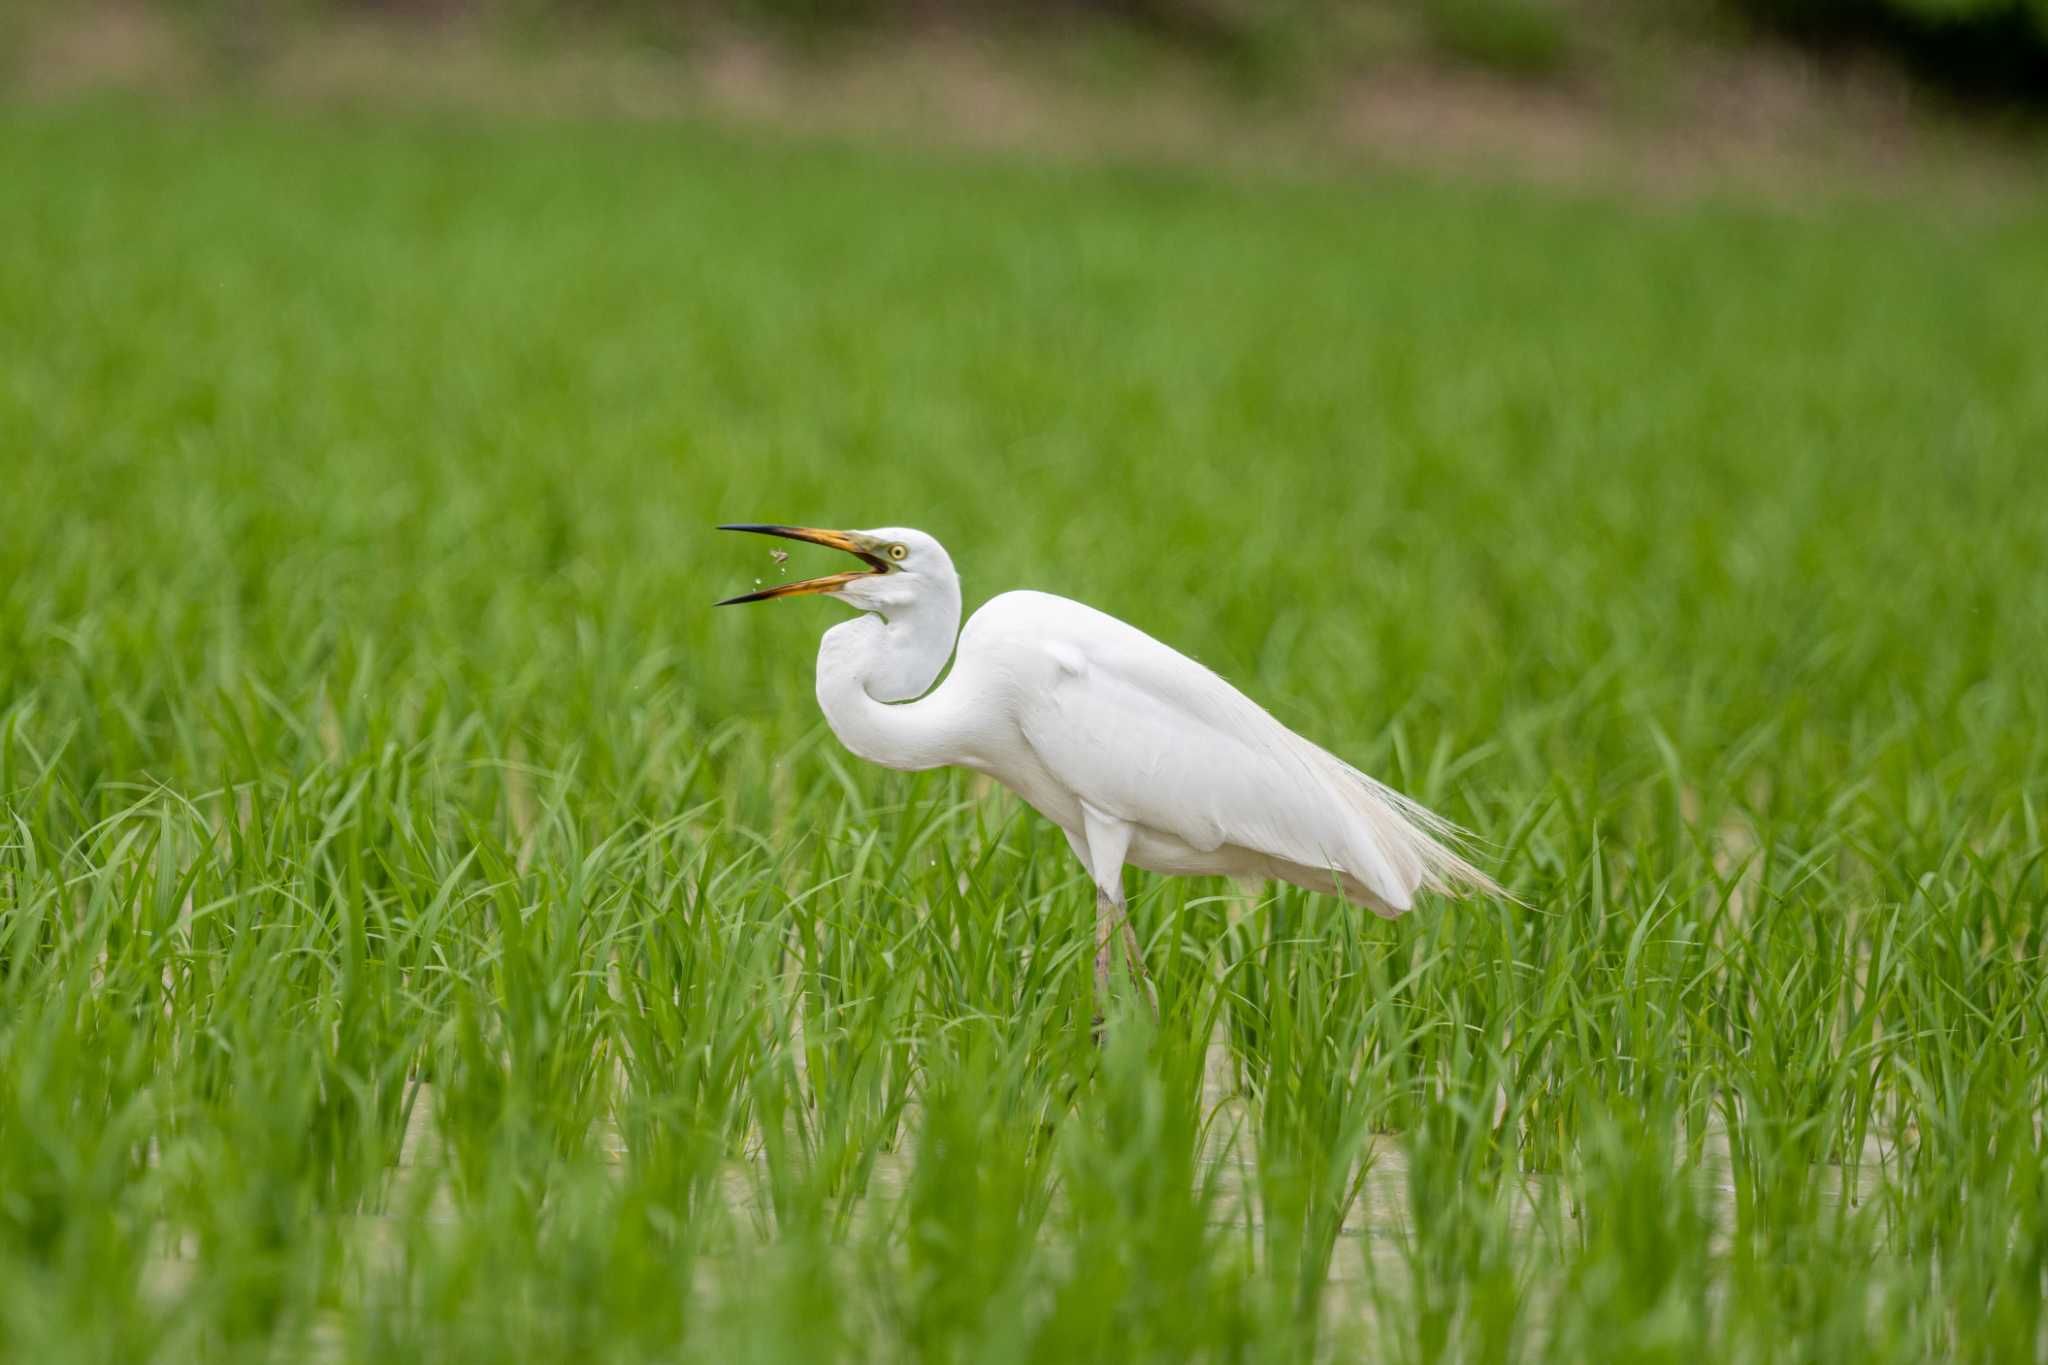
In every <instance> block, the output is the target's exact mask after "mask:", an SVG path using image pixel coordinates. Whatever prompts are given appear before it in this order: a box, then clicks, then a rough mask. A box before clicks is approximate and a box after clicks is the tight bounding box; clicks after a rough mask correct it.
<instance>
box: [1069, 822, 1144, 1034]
mask: <svg viewBox="0 0 2048 1365" xmlns="http://www.w3.org/2000/svg"><path fill="white" fill-rule="evenodd" d="M1067 841H1068V842H1069V843H1071V844H1073V846H1074V851H1075V852H1076V853H1079V854H1081V855H1082V858H1081V861H1082V862H1083V863H1085V864H1086V865H1087V867H1088V875H1089V876H1090V877H1092V878H1093V879H1094V881H1095V1022H1096V1030H1097V1031H1096V1036H1097V1037H1098V1038H1099V1037H1101V1024H1102V1017H1103V1015H1104V1014H1105V1013H1106V1012H1107V1010H1108V1008H1109V958H1110V952H1111V945H1112V944H1113V943H1114V942H1115V940H1116V937H1117V935H1118V933H1119V932H1121V933H1122V934H1124V935H1125V940H1124V942H1125V951H1126V952H1128V951H1129V948H1130V943H1131V938H1130V932H1131V928H1130V921H1129V920H1128V919H1126V918H1125V916H1124V855H1125V854H1127V853H1129V852H1130V849H1131V827H1130V826H1129V825H1127V824H1125V823H1124V822H1123V821H1121V820H1117V819H1114V818H1112V817H1110V816H1107V815H1104V814H1103V813H1102V812H1101V811H1099V810H1096V809H1095V808H1094V807H1093V806H1090V805H1087V804H1085V803H1083V805H1082V807H1081V836H1080V837H1079V838H1076V837H1075V835H1074V832H1073V831H1072V830H1069V831H1068V832H1067ZM1136 970H1137V971H1143V970H1144V968H1143V967H1142V966H1139V967H1136ZM1148 999H1149V997H1148Z"/></svg>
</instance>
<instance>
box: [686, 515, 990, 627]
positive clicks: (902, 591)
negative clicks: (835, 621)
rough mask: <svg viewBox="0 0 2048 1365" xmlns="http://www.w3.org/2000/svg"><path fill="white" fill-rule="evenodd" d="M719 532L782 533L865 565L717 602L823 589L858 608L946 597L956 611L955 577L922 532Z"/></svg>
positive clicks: (891, 608) (898, 606)
mask: <svg viewBox="0 0 2048 1365" xmlns="http://www.w3.org/2000/svg"><path fill="white" fill-rule="evenodd" d="M718 529H719V530H721V531H752V532H754V533H755V534H757V535H764V536H781V537H783V538H784V539H785V540H807V541H809V542H811V543H812V544H814V545H829V546H831V547H832V548H833V549H835V550H844V551H846V552H847V553H848V554H850V555H853V556H855V557H856V558H858V559H859V560H860V561H861V563H862V564H864V565H866V567H865V568H861V569H854V570H851V571H849V572H846V573H831V574H826V575H825V576H824V577H822V578H806V579H804V580H802V581H801V582H797V583H778V584H776V585H775V586H774V587H772V588H763V589H761V590H760V591H759V592H749V593H742V594H740V595H739V596H738V597H728V598H726V599H725V600H724V601H723V602H720V603H719V604H718V605H719V606H721V607H729V606H732V605H733V604H734V603H738V602H765V601H768V600H769V599H770V598H775V597H799V596H802V595H803V594H805V593H824V594H825V595H826V596H828V597H836V598H838V599H839V600H840V601H842V602H844V603H846V604H847V605H849V606H852V607H856V608H858V609H860V610H861V611H872V612H878V613H880V614H881V615H883V616H890V615H893V614H895V613H897V612H899V611H903V610H905V609H907V608H910V607H913V606H916V605H917V604H918V603H919V602H920V601H921V600H924V599H928V598H932V597H939V598H947V597H950V598H951V599H952V600H953V602H954V603H955V610H957V609H958V607H957V603H958V600H959V598H958V582H959V580H958V578H957V577H956V576H955V575H954V573H953V561H952V560H951V559H950V558H948V557H947V554H946V550H945V547H944V546H942V545H940V544H939V542H937V541H936V540H933V539H932V538H931V537H930V536H928V535H926V534H925V533H924V532H922V531H911V530H906V529H904V528H903V527H900V526H885V527H883V528H881V529H880V530H875V531H819V530H814V529H812V528H810V527H808V526H764V525H757V524H745V525H737V526H721V527H719V528H718Z"/></svg>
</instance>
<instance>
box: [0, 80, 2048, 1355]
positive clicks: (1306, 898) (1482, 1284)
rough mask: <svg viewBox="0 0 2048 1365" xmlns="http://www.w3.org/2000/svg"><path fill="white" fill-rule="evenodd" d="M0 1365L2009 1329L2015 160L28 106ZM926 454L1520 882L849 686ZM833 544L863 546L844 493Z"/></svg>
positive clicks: (941, 532) (1808, 1349)
mask: <svg viewBox="0 0 2048 1365" xmlns="http://www.w3.org/2000/svg"><path fill="white" fill-rule="evenodd" d="M0 184H4V185H5V186H6V191H5V193H0V1356H4V1357H5V1358H7V1359H11V1360H21V1361H35V1362H71V1361H81V1362H83V1361H120V1362H141V1361H185V1360H198V1361H258V1360H260V1361H297V1360H309V1361H312V1360H318V1361H329V1360H332V1361H365V1362H368V1361H376V1362H403V1361H414V1360H416V1361H436V1362H442V1361H449V1362H464V1361H477V1362H484V1361H490V1362H498V1361H505V1360H536V1361H538V1360H562V1361H571V1360H573V1361H634V1362H637V1361H650V1362H651V1361H676V1360H719V1361H728V1360H729V1361H760V1362H779V1361H799V1360H801V1361H814V1360H821V1359H829V1360H848V1361H860V1360H872V1361H899V1360H930V1361H960V1362H966V1361H975V1362H981V1361H988V1362H1005V1361H1017V1362H1024V1361H1074V1360H1115V1361H1118V1362H1128V1361H1181V1360H1227V1361H1296V1360H1365V1359H1370V1360H1388V1361H1415V1362H1421V1361H1439V1360H1457V1361H1496V1360H1536V1359H1581V1360H1585V1359H1597V1360H1629V1361H1695V1360H1704V1361H1744V1362H1776V1361H1787V1362H1790V1361H1848V1360H1855V1361H1874V1362H1890V1361H1897V1362H1906V1361H1915V1362H1917V1361H1926V1360H1933V1359H1945V1360H1959V1361H1986V1362H1989V1361H2017V1360H2030V1359H2041V1358H2043V1356H2044V1353H2048V1312H2044V1306H2048V1305H2044V1294H2048V1150H2044V1148H2048V1135H2044V1103H2048V979H2044V971H2043V965H2044V964H2043V954H2044V948H2048V867H2044V859H2043V849H2044V834H2043V829H2042V822H2043V811H2044V803H2048V472H2044V469H2043V461H2044V457H2048V322H2044V317H2048V314H2044V306H2043V305H2044V301H2048V200H2044V199H2038V198H2028V197H2027V196H2026V195H2025V194H2024V193H2022V192H2015V193H2013V194H2011V195H2008V196H2006V197H2004V198H2001V199H2000V200H1998V201H1997V202H1995V203H1988V204H1978V205H1975V206H1961V207H1959V206H1956V205H1953V204H1942V203H1927V202H1921V203H1914V202H1909V201H1905V200H1901V199H1896V198H1893V199H1876V198H1873V199H1871V200H1870V201H1868V202H1863V201H1856V200H1850V199H1841V200H1838V201H1837V200H1831V201H1828V202H1823V203H1816V204H1810V205H1807V206H1805V207H1803V208H1802V209H1800V210H1799V211H1796V212H1794V211H1788V210H1786V209H1784V208H1782V207H1770V206H1765V205H1762V204H1752V203H1744V202H1741V201H1739V200H1717V199H1713V198H1706V199H1694V200H1691V201H1687V202H1663V203H1644V202H1639V201H1634V200H1630V199H1627V198H1623V197H1616V196H1605V195H1602V194H1600V193H1595V192H1576V193H1567V192H1563V191H1546V190H1537V189H1531V188H1528V187H1512V186H1507V185H1502V186H1489V185H1484V184H1471V183H1465V184H1452V183H1436V182H1431V181H1427V180H1423V179H1419V178H1415V177H1410V176H1397V175H1391V174H1389V175H1385V176H1371V175H1367V176H1362V177H1358V178H1354V179H1351V180H1349V181H1346V182H1344V183H1329V184H1317V183H1309V182H1305V181H1293V182H1287V181H1277V180H1273V181H1269V180H1261V179H1258V178H1256V177H1247V176H1244V175H1237V176H1233V177H1221V176H1216V177H1212V176H1208V175H1205V174H1203V173H1200V172H1197V171H1193V170H1163V169H1159V168H1156V167H1154V168H1147V167H1143V166H1130V165H1093V166H1083V165H1073V164H1068V165H1056V164H1050V163H1047V164H1038V163H1033V162H1030V161H1028V160H1023V159H1016V158H1012V159H1008V160H986V159H984V160H977V159H971V158H967V157H963V156H955V155H948V154H945V153H939V152H929V151H927V152H916V151H910V150H903V151H899V152H890V151H887V150H876V149H865V150H864V149H860V148H855V147H851V146H838V145H828V144H823V143H815V142H792V141H778V140H775V139H773V138H770V137H767V136H763V135H751V134H746V133H742V132H735V131H731V130H724V131H721V130H718V129H714V128H708V127H696V126H689V125H664V124H631V123H625V122H601V121H593V122H576V121H562V120H552V121H543V120H531V121H528V120H519V119H507V118H502V117H501V118H491V117H484V116H474V117H468V118H464V117H453V116H444V117H438V118H429V117H425V116H408V115H401V114H391V113H370V112H357V113H347V112H333V111H329V112H325V113H317V112H309V111H305V110H300V111H297V112H292V113H284V112H280V111H278V110H275V109H267V110H266V109H260V108H244V107H237V106H233V105H220V106H213V105H204V104H201V105H191V104H187V105H183V106H170V105H155V104H150V103H130V102H122V101H110V102H105V101H103V102H77V103H71V104H58V105H46V106H42V107H39V108H14V109H11V110H8V111H6V112H5V113H4V114H0ZM731 520H778V521H792V522H799V523H804V524H812V525H823V526H852V527H862V526H876V525H909V526H915V527H919V528H922V529H924V530H927V531H929V532H931V533H933V534H934V535H937V536H938V537H939V538H940V539H942V540H943V541H945V542H946V543H947V545H948V546H949V548H950V549H951V551H952V553H953V556H954V558H955V560H956V562H957V563H958V564H959V566H960V568H961V571H962V574H963V577H964V579H965V582H966V590H967V596H968V603H969V607H970V609H971V608H972V606H973V605H974V604H975V603H977V602H979V601H980V600H983V599H985V598H986V597H988V596H990V595H993V594H994V593H996V592H998V591H1001V590H1003V589H1007V588H1011V587H1020V586H1031V587H1038V588H1043V589H1047V590H1050V591H1054V592H1061V593H1065V594H1068V595H1071V596H1076V597H1079V598H1082V599H1084V600H1087V601H1089V602H1091V603H1093V604H1095V605H1097V606H1100V607H1102V608H1104V609H1106V610H1109V611H1111V612H1114V613H1116V614H1118V615H1120V616H1123V617H1124V618H1126V619H1127V620H1130V621H1132V622H1134V623H1136V624H1138V625H1139V626H1141V627H1143V628H1145V629H1147V630H1149V631H1151V632H1152V633H1154V634H1156V635H1158V636H1160V637H1162V638H1164V639H1166V640H1168V641H1169V642H1171V643H1173V644H1175V645H1176V646H1178V647H1180V648H1182V649H1184V650H1186V651H1188V652H1190V653H1192V654H1194V655H1195V656H1197V657H1198V658H1200V659H1202V660H1203V661H1205V662H1207V663H1209V664H1211V665H1212V666H1214V667H1216V668H1217V669H1219V670H1220V671H1221V672H1223V673H1224V674H1225V675H1226V676H1229V677H1230V678H1232V679H1233V680H1235V681H1236V682H1238V683H1239V684H1240V685H1241V686H1243V687H1245V688H1246V689H1247V690H1248V691H1250V692H1251V693H1252V694H1253V695H1254V696H1256V697H1258V698H1259V699H1260V700H1262V701H1263V702H1264V703H1266V704H1267V705H1268V706H1269V707H1270V708H1271V709H1272V710H1273V711H1274V712H1275V713H1276V714H1277V715H1279V716H1280V718H1281V719H1283V720H1284V721H1286V722H1288V723H1289V724H1291V725H1293V726H1295V727H1296V728H1298V729H1301V730H1303V731H1304V732H1306V733H1308V734H1309V735H1311V736H1313V737H1315V738H1317V739H1318V740H1319V741H1321V742H1323V743H1324V744H1326V745H1328V746H1329V747H1331V748H1333V749H1334V750H1336V751H1337V752H1338V753H1340V754H1342V755H1344V756H1345V757H1347V758H1349V759H1351V760H1352V761H1354V762H1356V763H1358V764H1360V765H1361V766H1363V767H1365V768H1367V769H1368V770H1369V771H1372V772H1374V773H1375V774H1377V775H1378V776H1380V777H1382V778H1384V779H1386V780H1388V781H1389V782H1392V783H1393V784H1395V785H1396V786H1398V787H1400V788H1401V789H1402V790H1404V791H1407V792H1409V793H1411V794H1413V795H1415V796H1417V797H1420V798H1422V799H1424V800H1426V801H1428V802H1430V803H1432V804H1434V805H1436V806H1437V807H1439V808H1440V809H1442V810H1443V811H1444V812H1445V813H1446V814H1448V815H1451V816H1452V817H1454V818H1456V819H1457V820H1459V821H1460V822H1461V823H1463V824H1465V825H1466V826H1468V827H1469V828H1470V829H1471V830H1472V831H1473V832H1474V835H1475V842H1474V845H1473V847H1474V850H1475V852H1476V854H1477V856H1478V859H1479V861H1481V862H1482V863H1483V864H1484V865H1486V866H1488V867H1489V868H1491V869H1493V870H1494V871H1496V873H1497V874H1498V876H1499V877H1500V879H1501V880H1502V881H1503V882H1504V883H1506V884H1507V885H1508V886H1510V887H1511V888H1512V890H1513V891H1514V893H1515V894H1516V896H1518V897H1519V898H1520V899H1521V900H1522V901H1523V902H1525V904H1523V905H1513V904H1506V903H1467V904H1460V905H1451V904H1444V903H1438V902H1429V903H1425V904H1424V905H1422V906H1421V907H1420V908H1419V909H1418V910H1417V911H1416V912H1415V913H1414V914H1412V915H1410V916H1408V917H1407V918H1405V919H1402V920H1399V921H1395V922H1383V921H1380V920H1377V919H1375V918H1373V917H1371V916H1369V915H1365V914H1362V913H1360V912H1358V911H1355V910H1350V909H1347V908H1346V907H1344V906H1342V905H1341V904H1339V903H1337V902H1336V901H1334V900H1332V899H1330V898H1328V897H1324V896H1317V895H1309V894H1305V893H1302V892H1298V891H1295V890H1293V889H1289V888H1278V889H1276V888H1270V887H1269V888H1264V889H1259V888H1242V887H1239V886H1236V885H1234V884H1231V883H1226V882H1214V883H1211V882H1202V881H1172V880H1166V879H1160V878H1155V877H1150V876H1144V875H1139V874H1136V873H1133V874H1132V875H1131V879H1130V883H1129V886H1130V891H1131V895H1132V906H1133V916H1134V920H1135V923H1136V925H1137V928H1138V931H1139V934H1140V935H1141V937H1142V940H1143V943H1144V945H1145V954H1146V958H1147V961H1148V963H1149V965H1150V970H1151V973H1152V975H1153V977H1154V979H1155V981H1156V982H1157V984H1158V988H1159V993H1160V998H1161V1004H1162V1007H1163V1008H1162V1013H1161V1017H1160V1019H1159V1021H1158V1022H1157V1024H1156V1025H1155V1023H1154V1022H1153V1020H1152V1018H1151V1015H1150V1014H1149V1013H1148V1012H1147V1011H1145V1010H1144V1009H1143V1008H1141V1007H1133V1006H1129V1005H1119V1006H1117V1007H1116V1008H1115V1009H1113V1010H1112V1014H1111V1018H1110V1020H1109V1027H1108V1035H1107V1041H1106V1043H1105V1044H1103V1045H1101V1046H1098V1045H1097V1043H1096V1042H1095V1040H1094V1039H1093V1037H1092V1036H1091V1029H1090V1026H1089V1025H1090V1016H1091V1013H1092V1005H1091V980H1090V959H1091V955H1092V947H1093V945H1092V940H1091V923H1092V914H1093V901H1092V896H1091V892H1090V889H1089V887H1088V884H1087V882H1086V880H1085V878H1084V876H1083V875H1082V873H1081V871H1080V869H1079V867H1078V865H1077V864H1076V863H1075V862H1074V861H1073V859H1072V857H1071V855H1070V854H1069V853H1068V851H1067V849H1066V846H1065V843H1064V841H1063V839H1062V838H1061V837H1060V835H1059V834H1058V832H1057V831H1056V830H1054V829H1052V828H1051V827H1050V826H1048V825H1046V824H1045V823H1044V822H1042V821H1041V820H1039V819H1038V818H1036V817H1035V816H1034V815H1033V814H1032V813H1031V812H1030V811H1028V810H1027V809H1025V808H1023V807H1021V806H1020V805H1019V804H1018V803H1017V802H1016V801H1015V800H1014V799H1012V798H1011V797H1009V796H1008V795H1007V794H1005V793H1004V792H1002V791H1001V790H1000V789H994V790H991V789H989V788H988V787H986V786H985V785H982V784H979V783H977V782H976V781H973V780H970V779H969V778H968V777H966V776H964V775H961V774H956V773H946V772H939V773H931V774H921V775H904V774H896V773H887V772H883V771H880V770H877V769H873V768H870V767H867V766H865V765H863V764H861V763H860V762H858V761H856V760H854V759H853V758H851V757H850V756H849V755H848V754H846V753H845V752H844V751H843V750H841V749H840V748H839V747H838V745H837V743H836V742H835V741H834V740H833V738H832V736H831V735H830V733H829V732H827V731H826V730H825V728H824V726H823V724H822V721H821V720H820V718H819V715H818V713H817V710H816V706H815V704H814V702H813V699H812V697H811V686H812V679H811V670H812V655H813V650H814V648H815V642H816V637H817V636H818V634H819V633H820V632H821V630H822V629H824V628H825V627H826V626H827V625H828V624H829V623H831V622H832V621H833V620H836V619H838V618H839V617H840V616H841V615H842V614H843V609H841V608H838V607H836V606H834V605H832V604H829V603H824V602H820V601H815V600H802V601H798V602H788V603H776V604H771V605H766V606H760V607H750V608H745V609H735V610H725V611H713V610H711V609H710V606H709V604H710V603H711V602H712V601H713V600H715V599H716V598H719V597H723V596H727V595H730V594H732V593H735V592H741V591H745V590H747V589H748V588H749V587H750V586H751V585H752V584H753V582H754V580H756V579H764V580H766V581H770V582H772V581H775V578H776V576H777V575H780V574H783V573H788V574H790V575H791V576H794V575H796V574H797V573H799V572H822V571H824V569H825V568H826V567H831V568H837V567H839V565H838V564H836V563H831V562H830V557H828V556H827V554H826V552H824V551H812V550H807V549H804V548H801V547H797V548H796V549H795V554H794V556H793V558H792V560H791V562H790V564H788V565H786V566H777V565H776V564H774V563H773V562H771V560H770V559H769V557H768V554H767V548H768V543H767V542H761V541H756V540H751V539H749V538H743V537H732V536H721V535H718V534H717V533H715V532H713V531H712V530H711V529H710V528H711V526H712V524H713V523H715V522H719V521H731ZM814 565H815V566H816V567H814Z"/></svg>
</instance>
